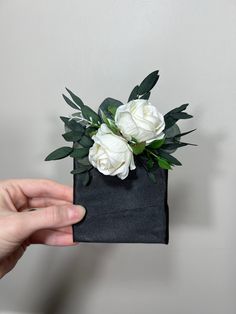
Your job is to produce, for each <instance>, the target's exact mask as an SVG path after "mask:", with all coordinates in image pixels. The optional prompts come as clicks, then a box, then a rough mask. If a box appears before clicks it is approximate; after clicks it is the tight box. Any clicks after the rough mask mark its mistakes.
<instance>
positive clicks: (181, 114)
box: [171, 112, 193, 120]
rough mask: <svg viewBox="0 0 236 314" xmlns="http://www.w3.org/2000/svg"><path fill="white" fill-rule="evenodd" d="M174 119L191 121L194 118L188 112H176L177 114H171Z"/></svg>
mask: <svg viewBox="0 0 236 314" xmlns="http://www.w3.org/2000/svg"><path fill="white" fill-rule="evenodd" d="M171 116H172V118H174V119H178V120H179V119H190V118H192V117H193V116H192V115H190V114H188V113H186V112H176V113H172V114H171Z"/></svg>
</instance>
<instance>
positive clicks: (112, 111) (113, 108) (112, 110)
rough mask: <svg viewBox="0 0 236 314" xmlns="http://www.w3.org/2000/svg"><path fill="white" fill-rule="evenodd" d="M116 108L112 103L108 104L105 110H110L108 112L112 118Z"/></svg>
mask: <svg viewBox="0 0 236 314" xmlns="http://www.w3.org/2000/svg"><path fill="white" fill-rule="evenodd" d="M117 108H118V107H116V106H114V105H111V106H108V108H107V110H108V111H109V112H110V114H111V115H112V117H113V118H114V117H115V114H116V110H117Z"/></svg>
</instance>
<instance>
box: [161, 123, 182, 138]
mask: <svg viewBox="0 0 236 314" xmlns="http://www.w3.org/2000/svg"><path fill="white" fill-rule="evenodd" d="M164 133H165V138H167V139H168V138H172V137H175V136H178V135H179V134H180V129H179V127H178V125H177V124H176V123H175V124H173V125H172V127H170V128H168V129H166V130H164Z"/></svg>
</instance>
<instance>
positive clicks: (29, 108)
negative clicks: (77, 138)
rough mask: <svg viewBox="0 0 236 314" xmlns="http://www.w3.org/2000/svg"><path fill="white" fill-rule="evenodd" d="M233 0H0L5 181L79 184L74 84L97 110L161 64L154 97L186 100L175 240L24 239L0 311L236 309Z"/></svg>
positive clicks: (172, 194)
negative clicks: (56, 243)
mask: <svg viewBox="0 0 236 314" xmlns="http://www.w3.org/2000/svg"><path fill="white" fill-rule="evenodd" d="M235 17H236V1H235V0H232V1H230V0H221V1H219V0H212V1H211V0H208V1H207V0H196V1H195V0H192V1H189V0H178V1H176V0H155V1H145V0H143V1H141V0H119V1H118V0H117V1H116V0H99V1H91V0H90V1H76V0H64V1H61V0H50V1H46V0H44V1H30V0H21V1H9V0H6V1H3V0H2V1H0V42H1V49H0V91H1V102H0V106H1V123H0V147H1V148H0V149H1V154H0V164H1V172H0V177H1V179H5V178H49V179H53V180H57V181H59V182H61V183H64V184H69V185H72V175H71V174H70V170H71V169H72V159H70V158H67V159H64V160H61V161H55V162H45V161H44V158H45V157H46V155H47V154H49V153H50V152H51V151H52V150H54V149H55V148H57V147H60V146H63V145H64V144H65V141H64V139H63V138H62V137H61V134H62V133H63V124H62V122H61V121H60V120H59V116H60V115H68V114H70V113H72V112H73V110H70V108H69V107H68V106H67V105H66V104H65V103H64V101H63V99H62V97H61V94H62V93H63V92H64V87H65V86H67V87H69V88H70V89H72V90H73V91H74V92H76V93H77V94H78V95H79V96H80V97H81V98H82V99H83V100H84V102H86V103H87V104H88V105H90V106H92V107H93V108H94V109H97V107H98V105H99V104H100V103H101V102H102V101H103V99H104V98H106V97H107V96H110V97H114V98H117V99H120V100H122V101H126V100H127V97H128V95H129V93H130V91H131V89H132V88H133V87H134V86H135V85H136V84H138V83H140V82H141V80H142V79H143V78H144V77H145V76H146V75H147V74H149V73H150V72H152V71H153V70H156V69H159V70H160V80H159V82H158V85H157V86H156V87H155V89H154V90H153V93H152V96H151V99H150V100H151V101H152V103H153V104H156V105H157V107H158V109H159V110H160V111H161V112H163V113H166V112H167V111H169V110H170V109H172V108H174V107H177V106H179V105H181V104H183V103H187V102H189V103H190V106H189V110H188V112H189V113H191V114H193V115H194V119H192V120H191V121H190V120H189V121H183V122H181V129H182V130H183V131H185V130H188V129H190V128H195V127H196V128H197V129H198V130H197V132H195V133H194V134H192V135H190V136H189V137H188V140H189V141H192V142H195V143H197V144H198V145H199V146H198V147H187V148H182V149H179V151H178V152H176V154H175V156H176V157H178V158H179V159H180V160H181V161H182V163H183V167H179V168H178V167H176V168H175V169H174V171H172V172H171V173H170V176H169V206H170V244H169V245H168V246H165V245H145V244H136V245H132V244H116V245H111V244H80V245H79V246H78V247H73V248H49V247H43V246H35V247H30V248H29V249H28V250H27V252H26V254H25V255H24V257H23V258H22V260H21V261H20V262H19V263H18V265H17V267H16V268H15V270H14V271H12V272H11V273H10V274H9V275H7V276H6V277H5V278H4V279H3V280H1V283H0V312H1V313H7V311H13V312H14V311H16V312H22V313H49V314H52V313H58V314H61V313H62V314H64V313H69V314H73V313H79V314H80V313H81V314H94V313H103V314H120V313H129V314H132V313H135V314H143V313H146V314H154V313H161V314H172V313H173V314H176V313H179V314H199V313H200V314H222V313H227V314H233V313H235V312H236V301H235V291H236V283H235V264H236V260H235V256H236V254H235V237H236V227H235V226H236V214H235V212H236V211H235V197H234V194H235V191H234V190H235V186H234V184H235V153H236V150H235V116H236V111H235V101H236V86H235V83H236V62H235V56H236V18H235Z"/></svg>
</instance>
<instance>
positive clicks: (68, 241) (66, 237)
mask: <svg viewBox="0 0 236 314" xmlns="http://www.w3.org/2000/svg"><path fill="white" fill-rule="evenodd" d="M30 243H31V244H46V245H53V246H71V245H76V243H74V242H73V236H72V228H71V232H70V233H68V232H62V231H57V230H54V231H53V230H40V231H37V232H35V233H34V234H33V235H32V236H31V237H30Z"/></svg>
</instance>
